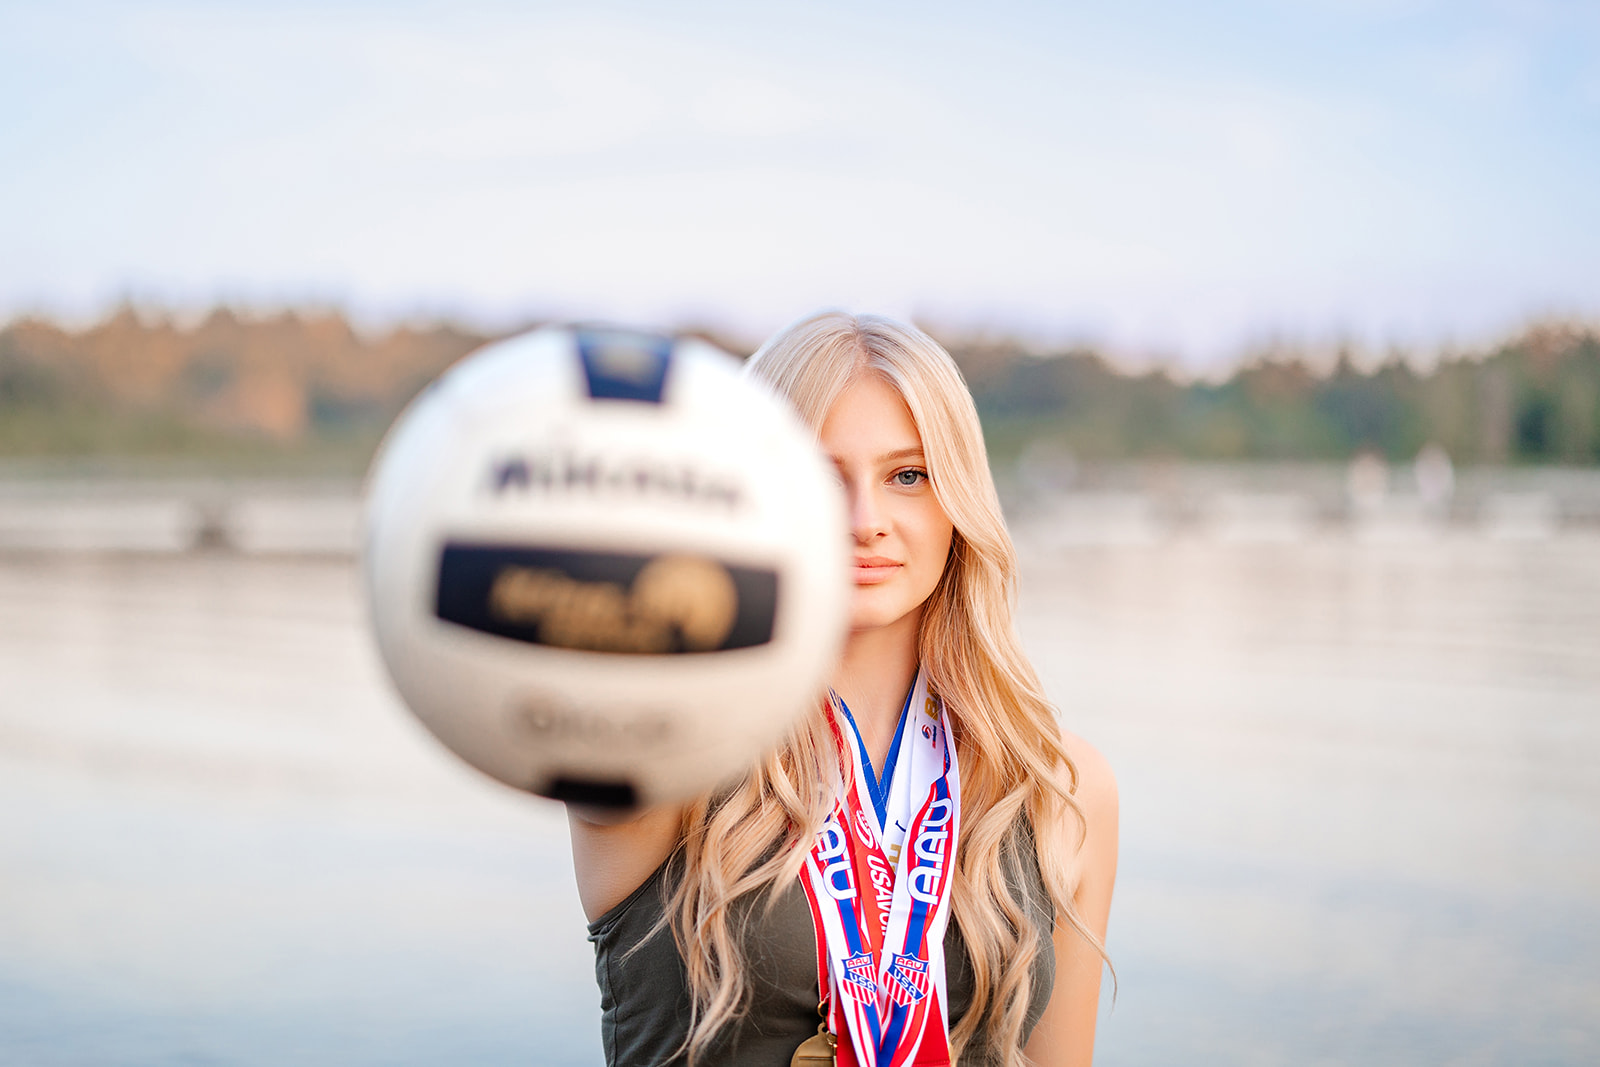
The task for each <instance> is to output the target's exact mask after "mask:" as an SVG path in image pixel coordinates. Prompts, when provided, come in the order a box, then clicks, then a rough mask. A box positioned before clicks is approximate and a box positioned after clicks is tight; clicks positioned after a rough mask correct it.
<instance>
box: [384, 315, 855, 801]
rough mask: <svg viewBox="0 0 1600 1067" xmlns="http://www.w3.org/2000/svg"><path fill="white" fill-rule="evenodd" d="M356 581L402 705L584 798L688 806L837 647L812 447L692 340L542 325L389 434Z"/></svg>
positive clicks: (551, 788)
mask: <svg viewBox="0 0 1600 1067" xmlns="http://www.w3.org/2000/svg"><path fill="white" fill-rule="evenodd" d="M366 522H367V527H366V549H365V553H366V555H365V577H366V581H367V591H368V600H369V604H370V608H371V612H372V620H373V626H374V630H375V632H376V634H377V638H378V646H379V649H380V650H381V652H382V655H383V659H384V663H385V664H386V665H387V667H388V669H389V673H390V675H391V676H392V677H393V679H394V682H395V685H396V687H397V688H398V689H399V691H400V694H401V696H402V697H403V698H404V700H405V702H406V704H407V705H408V706H409V707H410V708H411V710H412V711H413V712H415V713H416V715H417V717H418V718H420V719H421V720H422V722H423V723H424V724H426V725H427V727H428V729H429V730H431V731H432V732H433V733H434V734H435V735H436V736H437V737H438V738H439V739H440V740H441V741H443V742H444V743H445V744H446V745H448V746H449V747H450V748H451V749H453V750H454V751H455V752H456V753H457V754H459V755H460V756H461V757H462V758H463V759H465V760H466V761H467V762H469V763H471V764H472V765H474V766H475V767H478V768H479V769H480V770H483V771H485V772H487V773H489V774H491V775H493V776H494V777H496V778H498V779H500V780H501V781H503V782H507V783H509V784H511V785H514V786H517V787H519V788H522V789H527V790H529V791H531V792H534V793H539V794H541V795H545V796H552V797H556V798H558V799H564V800H570V801H573V802H575V803H585V804H596V805H611V806H619V807H627V806H632V805H637V804H653V803H660V802H664V801H670V800H675V799H682V798H685V797H688V796H691V795H693V794H695V793H697V792H700V791H702V790H705V789H708V788H711V787H713V786H715V785H716V784H717V783H719V782H721V781H723V780H725V779H728V778H730V777H732V776H734V775H736V774H737V773H739V772H740V771H741V770H742V769H744V768H745V767H747V766H749V765H750V764H751V763H752V762H753V761H754V760H756V759H757V758H758V757H759V756H760V754H761V753H762V751H763V750H765V749H767V748H770V747H771V746H772V745H774V744H776V743H777V742H778V741H779V739H780V738H781V737H782V736H783V733H784V732H785V731H786V730H787V729H788V728H789V727H790V725H792V723H793V722H794V719H795V717H796V716H797V715H798V714H799V713H800V712H802V711H803V710H804V709H805V708H806V707H807V706H809V704H810V703H811V702H812V701H814V700H816V699H817V697H818V694H819V692H820V691H821V687H822V685H823V683H824V679H825V677H826V675H827V671H828V668H829V667H830V666H831V664H832V662H833V659H834V657H835V655H836V654H837V652H838V650H839V647H840V644H841V642H842V640H843V634H844V627H845V622H846V617H847V605H848V602H849V601H848V592H849V590H848V584H847V574H848V559H847V554H846V549H847V547H848V546H847V544H846V540H845V537H844V535H843V531H844V530H845V528H846V523H845V519H844V515H843V506H842V501H841V500H840V497H839V491H838V489H837V487H836V484H835V481H834V478H833V476H832V474H831V472H830V471H829V470H828V468H827V466H826V464H825V461H824V460H823V458H822V457H821V455H820V454H819V452H818V450H817V447H816V445H815V443H814V440H813V437H812V435H811V433H810V432H809V431H808V430H807V429H806V428H805V427H804V426H803V425H802V424H801V423H800V421H799V420H798V418H797V417H796V416H795V415H794V414H793V413H792V412H791V411H790V410H789V408H788V406H787V405H786V404H785V403H784V402H783V401H781V400H779V399H777V398H776V397H774V396H772V395H771V394H770V393H768V392H767V391H766V389H765V388H764V387H762V386H760V385H758V384H756V383H754V382H751V381H749V380H747V379H745V378H744V377H743V376H742V375H741V373H740V370H739V366H738V363H737V361H736V360H734V359H733V357H731V356H729V355H727V354H726V353H723V352H721V351H719V350H718V349H716V348H714V347H712V346H710V345H708V344H705V343H703V342H699V341H695V340H687V339H680V340H674V339H671V338H665V337H656V336H653V335H644V334H634V333H628V332H622V331H614V330H582V329H560V328H548V329H542V330H538V331H535V332H533V333H529V334H525V335H522V336H520V337H515V338H512V339H510V340H506V341H501V342H498V343H496V344H493V345H490V346H488V347H487V348H484V349H482V350H480V351H479V352H477V353H475V354H474V355H472V356H469V357H468V358H467V359H465V360H463V361H462V362H461V363H459V364H457V365H456V366H455V367H454V368H452V369H451V370H450V371H448V372H447V373H446V374H445V375H444V376H443V377H442V378H440V380H439V381H438V382H436V383H435V384H434V385H433V386H431V387H430V388H429V389H428V390H427V391H426V392H424V393H423V394H422V395H421V396H420V397H418V399H417V400H416V401H415V402H414V403H413V404H412V406H411V407H410V408H409V409H408V410H407V411H406V412H405V414H403V415H402V416H401V417H400V419H399V420H398V421H397V422H396V423H395V425H394V427H393V428H392V429H391V430H390V432H389V436H388V438H387V439H386V440H385V442H384V445H383V448H382V449H381V450H380V453H379V456H378V458H377V460H376V461H375V463H374V466H373V472H372V476H371V481H370V486H369V497H368V503H367V517H366Z"/></svg>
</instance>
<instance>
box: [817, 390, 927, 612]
mask: <svg viewBox="0 0 1600 1067" xmlns="http://www.w3.org/2000/svg"><path fill="white" fill-rule="evenodd" d="M820 438H821V442H822V447H823V450H824V451H825V452H826V453H827V454H828V456H829V458H830V459H832V460H833V465H834V467H835V468H836V469H837V470H838V473H839V480H840V482H841V483H842V484H843V485H844V490H845V495H846V498H847V501H848V503H849V509H850V536H851V540H852V543H853V544H854V546H855V566H854V569H853V571H852V574H853V575H854V579H855V595H854V596H853V598H852V600H851V605H850V628H851V630H852V631H856V632H859V631H862V630H873V629H878V628H881V627H886V626H892V625H894V624H896V623H902V622H904V623H905V624H906V625H909V626H913V627H914V626H915V625H916V623H917V620H918V619H919V618H920V617H921V609H922V605H923V602H924V601H926V600H927V599H928V597H929V595H930V594H931V593H932V592H933V590H934V587H935V586H937V585H938V584H939V576H940V575H941V574H943V573H944V564H945V560H946V559H947V558H948V557H949V555H950V539H951V535H952V533H953V530H954V528H953V527H952V526H951V524H950V519H949V518H948V517H947V516H946V515H945V513H944V509H943V508H942V507H940V506H939V501H938V499H937V498H936V497H935V496H934V495H933V483H932V482H930V481H929V480H928V465H927V461H926V459H925V458H924V457H923V454H922V437H921V435H920V434H918V433H917V425H916V423H915V422H913V421H912V419H911V411H910V409H909V408H907V407H906V405H905V401H903V400H901V399H900V394H899V393H897V392H895V390H894V388H893V387H892V386H891V385H889V383H888V382H886V381H884V380H883V379H882V378H879V377H878V376H876V375H874V374H865V375H862V376H861V377H859V378H857V379H856V380H855V381H854V382H852V383H851V384H850V385H849V386H848V387H847V388H846V389H845V391H844V392H843V393H841V394H840V396H839V399H838V400H836V401H834V404H833V407H831V408H830V409H828V415H827V418H825V419H824V420H823V422H822V431H821V434H820Z"/></svg>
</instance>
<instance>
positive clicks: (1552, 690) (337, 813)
mask: <svg viewBox="0 0 1600 1067" xmlns="http://www.w3.org/2000/svg"><path fill="white" fill-rule="evenodd" d="M0 145H3V146H4V160H5V166H4V167H3V168H0V1063H18V1064H49V1063H63V1064H64V1063H84V1062H94V1063H125V1064H164V1063H176V1062H182V1063H240V1064H255V1063H261V1064H266V1063H279V1062H284V1061H286V1060H294V1061H297V1062H306V1063H337V1064H365V1063H371V1064H378V1063H382V1064H395V1063H435V1062H439V1061H441V1060H446V1059H449V1060H455V1061H459V1062H472V1063H513V1062H516V1063H525V1062H534V1063H551V1064H563V1065H565V1064H571V1065H592V1064H596V1063H598V1062H599V1061H600V1046H599V1025H598V1011H599V1008H598V1002H599V998H598V993H597V991H596V989H595V986H594V982H593V975H592V955H591V953H590V949H589V946H588V945H587V944H586V942H585V939H584V929H583V920H582V916H581V913H580V911H579V908H578V905H577V898H576V892H575V890H574V888H573V884H572V872H571V861H570V858H569V856H568V852H567V842H566V832H565V825H564V819H563V816H562V815H561V812H560V811H559V809H557V808H555V807H554V806H553V805H550V804H547V803H545V802H542V801H538V800H535V799H532V798H528V797H523V796H519V795H517V794H514V793H512V792H511V791H509V790H507V789H504V788H502V787H499V786H496V785H494V784H492V783H490V782H488V781H486V780H484V779H481V778H478V777H476V776H475V775H474V774H473V773H471V772H469V771H467V770H466V769H464V768H463V767H461V766H459V765H458V764H457V763H456V762H455V761H454V760H453V758H452V757H450V756H448V755H447V754H446V753H445V752H444V751H443V750H442V749H441V748H439V747H438V746H437V745H436V744H435V743H434V742H433V741H432V740H431V739H430V738H428V737H427V736H426V735H425V734H424V732H423V731H422V729H421V728H420V727H419V726H418V725H416V724H415V723H414V722H413V721H412V720H411V719H410V718H409V716H408V715H407V714H406V713H405V712H404V710H403V709H402V708H401V707H400V705H399V703H398V701H397V700H396V698H395V696H394V695H393V693H392V691H391V690H390V689H389V687H388V685H387V683H386V681H385V679H384V677H383V674H382V670H381V667H380V665H379V664H378V661H377V658H376V654H375V650H374V648H373V646H372V643H371V641H370V639H369V637H368V636H367V633H366V629H365V620H364V617H363V608H362V601H361V596H360V588H359V577H358V574H357V571H356V566H355V552H356V546H357V538H358V533H357V530H358V521H359V511H360V489H361V477H362V473H363V472H364V470H365V468H366V465H367V463H368V461H369V459H370V457H371V455H372V452H373V450H374V448H375V447H376V445H377V442H378V440H379V438H380V436H381V434H382V432H383V430H384V428H385V427H386V426H387V425H388V423H389V421H390V420H391V419H392V418H393V417H394V416H395V414H396V413H397V412H398V411H399V410H400V409H401V408H402V407H403V405H404V404H405V403H406V402H407V400H408V399H409V398H410V397H412V396H413V395H415V393H416V392H417V390H418V389H420V388H421V387H422V386H423V385H424V384H425V383H426V382H427V381H429V380H430V379H431V378H432V377H433V376H435V375H437V374H438V373H439V372H440V371H441V370H442V369H443V368H445V367H446V366H448V365H449V364H450V363H451V362H452V361H454V360H456V359H458V358H459V357H461V356H462V355H464V354H465V353H467V352H469V351H471V350H472V349H473V348H474V347H476V346H478V345H480V344H482V343H484V342H485V341H487V340H490V339H493V338H495V337H499V336H504V335H506V334H507V333H510V332H514V331H516V330H519V329H522V328H525V327H527V326H529V325H532V324H535V323H538V322H543V321H550V320H556V319H567V318H578V317H583V318H605V319H611V320H617V321H625V322H629V323H633V324H638V325H644V326H651V327H655V328H662V329H675V330H681V331H686V332H694V333H698V334H701V335H704V336H708V337H710V338H712V339H714V340H716V341H718V342H719V343H721V344H723V345H724V346H726V347H728V348H729V349H731V350H733V351H736V352H738V353H740V354H747V353H748V352H750V351H751V350H753V348H754V347H755V346H756V345H757V344H758V343H759V342H760V340H761V338H763V337H764V336H766V335H767V334H768V333H770V332H771V331H773V330H774V329H776V328H778V327H779V326H781V325H783V324H784V323H785V322H786V321H788V320H791V319H793V318H795V317H798V316H799V315H801V314H804V313H807V312H809V311H811V310H813V309H815V308H817V307H820V306H828V305H834V306H843V307H847V308H850V309H854V310H868V311H879V312H886V313H889V314H893V315H897V316H900V317H904V318H909V319H913V320H915V321H917V322H918V323H920V324H921V325H923V326H925V327H926V328H928V329H929V330H931V331H932V332H934V333H935V334H936V336H938V337H939V338H941V339H942V340H943V341H944V342H945V343H946V344H947V345H948V346H949V348H950V349H951V351H952V353H953V354H954V355H955V356H956V358H957V360H958V362H959V363H960V364H961V366H962V369H963V371H964V372H965V374H966V376H967V380H968V382H969V383H970V385H971V386H972V389H973V392H974V394H975V396H976V398H977V401H978V405H979V409H980V412H981V413H982V415H983V418H984V424H985V432H986V434H987V435H988V438H989V446H990V453H991V462H992V466H993V468H994V471H995V475H996V479H997V481H998V482H999V484H1000V488H1001V492H1002V495H1003V498H1004V501H1005V504H1006V507H1007V511H1008V515H1009V516H1010V518H1011V521H1012V524H1013V530H1014V533H1015V535H1016V537H1017V540H1018V543H1019V548H1020V549H1021V552H1022V556H1023V564H1024V572H1023V584H1022V589H1021V600H1020V610H1021V616H1020V623H1021V627H1022V631H1023V636H1024V639H1025V641H1026V643H1027V645H1028V647H1029V649H1030V651H1031V652H1032V654H1033V655H1034V657H1035V659H1036V662H1037V664H1038V666H1039V667H1040V670H1041V672H1042V673H1043V675H1044V677H1045V681H1046V683H1047V686H1048V688H1049V690H1050V693H1051V695H1052V697H1053V699H1054V700H1055V701H1056V702H1057V704H1058V705H1059V707H1060V708H1061V714H1062V719H1063V721H1064V723H1065V724H1066V725H1067V726H1068V728H1070V729H1072V730H1074V731H1076V732H1078V733H1080V734H1082V735H1084V736H1086V737H1088V738H1089V739H1090V740H1092V741H1094V742H1095V743H1096V744H1097V745H1098V746H1099V747H1100V748H1101V749H1102V750H1103V751H1104V752H1105V753H1106V754H1107V755H1108V756H1109V758H1110V760H1111V762H1112V764H1113V766H1114V767H1115V768H1116V770H1117V772H1118V775H1119V779H1120V782H1121V787H1122V804H1123V826H1122V833H1123V849H1122V867H1121V873H1120V878H1119V884H1118V896H1117V900H1116V903H1115V906H1114V909H1113V914H1112V922H1111V931H1110V939H1109V946H1108V947H1109V949H1110V952H1111V955H1112V958H1113V960H1114V962H1115V963H1116V966H1117V972H1118V976H1119V993H1118V997H1117V1000H1116V1003H1115V1005H1114V1006H1113V1005H1112V1004H1111V1002H1110V996H1109V989H1108V990H1107V996H1106V998H1105V1002H1104V1004H1103V1006H1102V1008H1103V1010H1102V1013H1101V1019H1100V1031H1099V1034H1100V1036H1099V1060H1098V1062H1100V1063H1103V1064H1107V1065H1119V1064H1121V1065H1136V1064H1137V1065H1164V1064H1170V1063H1174V1062H1192V1063H1217V1064H1345V1063H1350V1064H1355V1063H1360V1064H1445V1063H1449V1064H1519V1065H1522V1064H1588V1063H1594V1062H1596V1061H1597V1060H1600V774H1596V772H1595V767H1596V766H1597V764H1600V284H1597V279H1600V240H1597V238H1600V196H1596V195H1595V193H1594V190H1595V189H1596V188H1600V12H1597V10H1596V9H1595V8H1594V7H1593V6H1592V5H1589V4H1584V3H1576V2H1574V3H1561V2H1555V0H1552V2H1529V3H1503V2H1487V0H1485V2H1472V0H1468V2H1464V3H1441V2H1430V0H1360V2H1354V3H1322V2H1313V3H1302V4H1292V5H1291V4H1273V3H1266V2H1250V0H1232V2H1227V3H1218V4H1212V5H1182V4H1175V3H1159V2H1156V3H1142V2H1134V3H1126V4H1121V5H1116V7H1115V9H1114V10H1112V9H1105V10H1098V11H1096V10H1090V9H1087V8H1084V7H1078V6H1076V5H1060V4H1055V5H1045V4H1030V3H997V4H990V5H984V6H983V8H982V10H981V11H979V10H978V9H976V8H971V7H969V6H965V5H948V4H942V3H929V2H923V3H919V4H916V5H911V4H904V3H887V4H878V5H871V6H870V7H863V6H862V5H842V4H831V3H823V4H815V5H808V7H807V8H806V10H805V11H804V12H803V13H802V12H799V11H797V10H794V9H791V8H781V7H778V6H769V5H758V4H737V5H735V4H719V3H686V4H679V5H673V6H672V8H671V9H670V11H669V10H666V9H658V8H656V7H654V6H648V5H642V4H631V3H599V4H586V5H582V6H579V5H539V4H520V5H510V4H507V5H493V4H476V3H467V4H452V5H448V6H446V5H442V4H426V3H405V2H400V3H394V2H391V3H385V4H382V5H378V4H369V3H362V2H347V3H333V4H316V5H311V4H301V3H296V2H290V3H274V4H271V5H268V4H260V3H249V2H244V0H224V2H221V3H207V4H186V3H144V4H134V5H128V4H112V3H71V2H68V3H61V4H52V5H49V6H45V5H39V4H29V3H12V2H6V0H0Z"/></svg>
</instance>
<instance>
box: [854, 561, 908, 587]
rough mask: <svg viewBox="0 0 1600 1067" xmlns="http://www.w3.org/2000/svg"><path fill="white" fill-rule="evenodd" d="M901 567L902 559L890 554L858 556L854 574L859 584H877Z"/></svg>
mask: <svg viewBox="0 0 1600 1067" xmlns="http://www.w3.org/2000/svg"><path fill="white" fill-rule="evenodd" d="M899 569H900V561H899V560H894V559H890V558H889V557H888V556H857V557H856V565H855V570H854V573H853V575H852V577H854V579H855V583H856V584H857V585H877V584H878V583H879V582H882V581H884V580H885V579H888V578H890V577H892V576H893V575H894V574H895V572H896V571H898V570H899Z"/></svg>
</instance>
